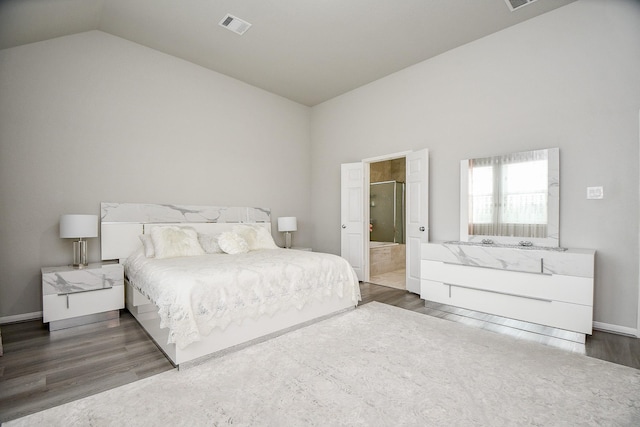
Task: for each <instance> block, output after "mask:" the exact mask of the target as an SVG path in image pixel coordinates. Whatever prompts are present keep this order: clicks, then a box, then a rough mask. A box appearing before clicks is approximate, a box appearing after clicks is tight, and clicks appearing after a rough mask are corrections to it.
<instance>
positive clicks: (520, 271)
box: [442, 258, 553, 276]
mask: <svg viewBox="0 0 640 427" xmlns="http://www.w3.org/2000/svg"><path fill="white" fill-rule="evenodd" d="M442 263H443V264H447V265H457V266H460V267H475V268H488V269H489V270H498V271H512V272H514V273H527V274H537V275H538V276H553V274H551V273H545V272H544V271H543V270H544V265H543V260H542V258H541V259H540V271H527V270H509V269H506V268H496V267H488V266H485V265H469V264H458V263H456V262H450V261H442Z"/></svg>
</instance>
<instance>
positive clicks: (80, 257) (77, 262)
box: [73, 239, 88, 268]
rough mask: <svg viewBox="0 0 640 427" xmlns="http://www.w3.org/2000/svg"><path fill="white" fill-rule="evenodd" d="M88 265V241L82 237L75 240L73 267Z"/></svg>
mask: <svg viewBox="0 0 640 427" xmlns="http://www.w3.org/2000/svg"><path fill="white" fill-rule="evenodd" d="M87 265H88V264H87V241H86V240H82V239H80V240H77V241H75V242H73V267H74V268H85V267H86V266H87Z"/></svg>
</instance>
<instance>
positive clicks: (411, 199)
mask: <svg viewBox="0 0 640 427" xmlns="http://www.w3.org/2000/svg"><path fill="white" fill-rule="evenodd" d="M406 162H407V163H406V168H407V176H406V182H407V185H406V198H407V201H406V203H407V222H406V227H407V241H406V244H407V290H408V291H409V292H413V293H415V294H419V293H420V250H421V246H422V244H423V243H427V242H428V241H429V229H428V227H429V150H420V151H416V152H413V153H409V154H407V160H406Z"/></svg>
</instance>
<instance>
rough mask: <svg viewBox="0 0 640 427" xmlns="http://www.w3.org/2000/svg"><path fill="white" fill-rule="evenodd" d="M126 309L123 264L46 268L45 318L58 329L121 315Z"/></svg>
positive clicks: (43, 304)
mask: <svg viewBox="0 0 640 427" xmlns="http://www.w3.org/2000/svg"><path fill="white" fill-rule="evenodd" d="M121 308H124V269H123V267H122V265H121V264H115V263H95V264H89V265H88V266H87V267H85V268H82V269H77V268H73V267H71V266H64V267H47V268H43V269H42V317H43V322H45V323H49V330H51V331H54V330H58V329H64V328H68V327H72V326H77V325H82V324H86V323H94V322H100V321H103V320H108V319H113V318H117V317H118V316H119V314H120V312H119V310H120V309H121Z"/></svg>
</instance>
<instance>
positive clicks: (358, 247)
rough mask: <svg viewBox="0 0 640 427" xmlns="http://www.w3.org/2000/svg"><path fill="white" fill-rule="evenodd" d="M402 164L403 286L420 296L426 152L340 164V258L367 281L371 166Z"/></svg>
mask: <svg viewBox="0 0 640 427" xmlns="http://www.w3.org/2000/svg"><path fill="white" fill-rule="evenodd" d="M400 158H403V159H404V161H405V178H406V179H405V204H406V208H405V215H404V218H405V224H404V233H405V256H406V264H405V272H406V276H405V287H406V290H407V291H409V292H413V293H415V294H419V293H420V250H421V246H422V244H423V243H426V242H428V240H429V228H428V224H429V151H428V150H427V149H422V150H418V151H405V152H402V153H397V154H395V155H387V156H381V157H376V158H370V159H364V160H362V161H361V162H357V163H343V164H342V165H340V222H341V224H340V255H341V256H342V257H343V258H345V259H346V260H347V261H348V262H349V264H351V267H353V271H354V272H355V273H356V275H357V276H358V280H360V281H363V282H369V280H370V278H369V273H370V269H369V255H370V254H369V243H370V241H369V237H370V232H369V221H370V219H371V217H370V216H369V215H370V207H371V206H370V184H371V180H370V172H371V170H370V167H369V165H370V164H371V163H377V162H382V161H385V160H393V159H400Z"/></svg>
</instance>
